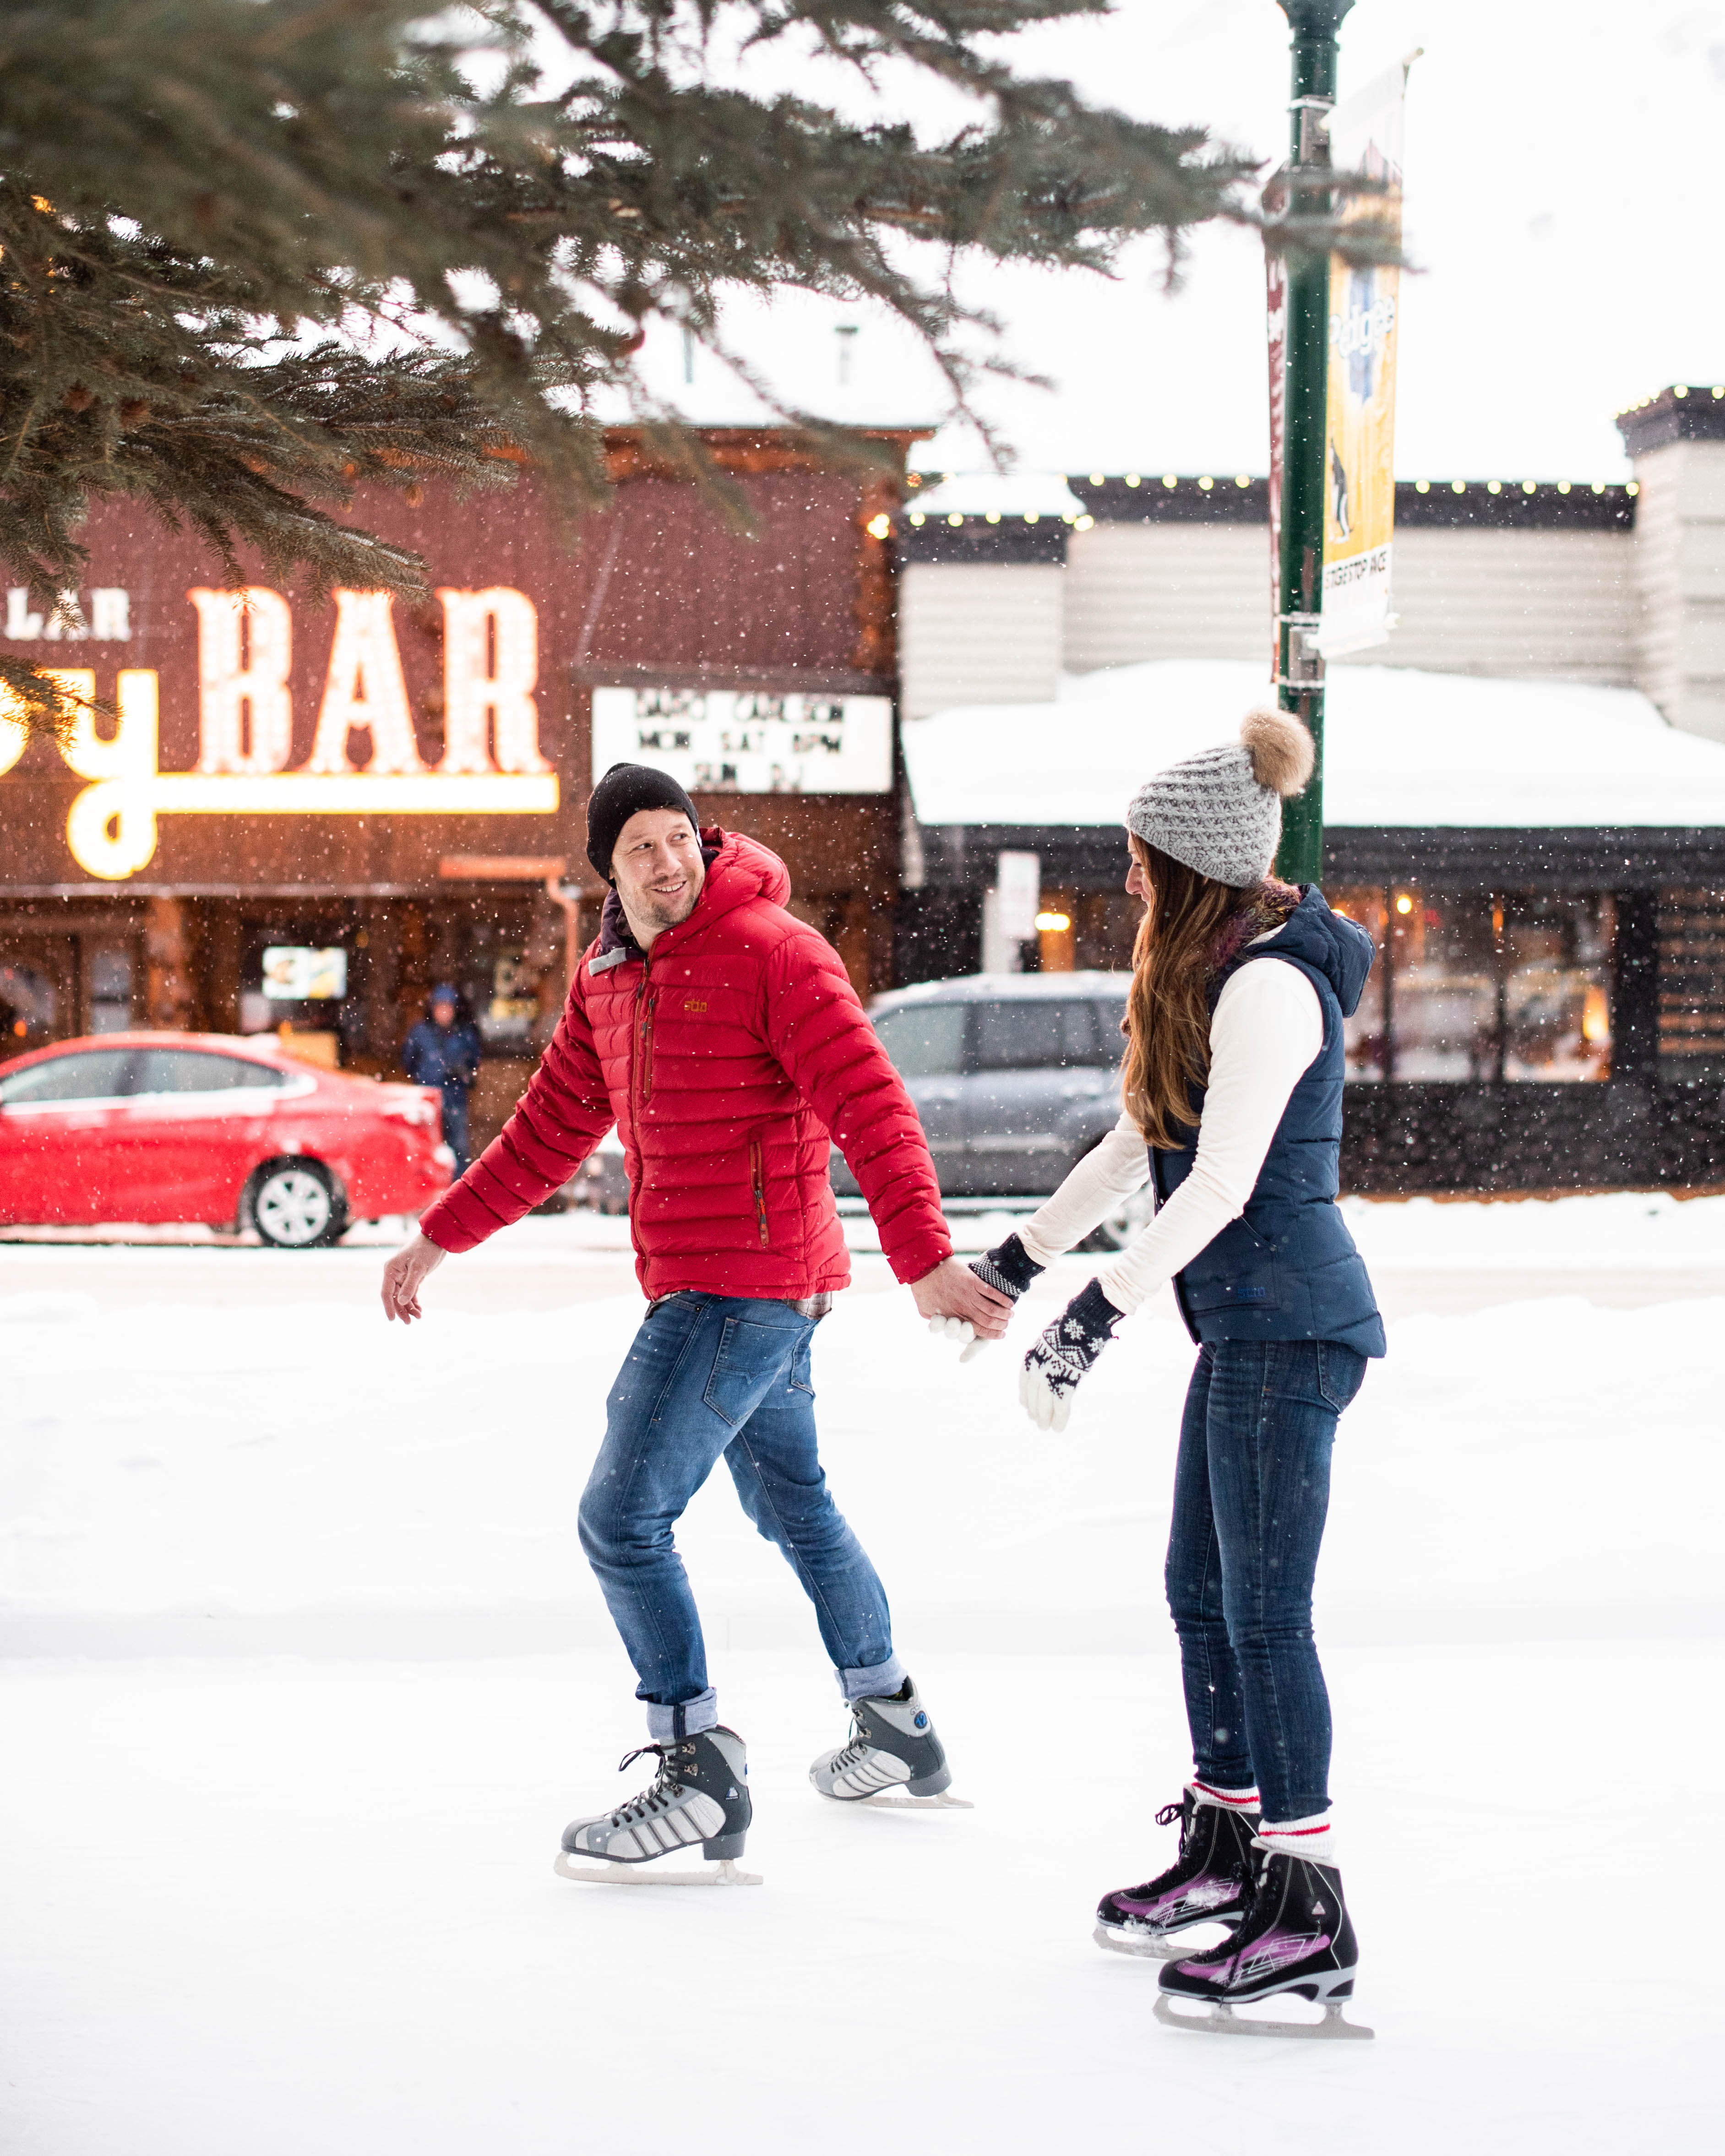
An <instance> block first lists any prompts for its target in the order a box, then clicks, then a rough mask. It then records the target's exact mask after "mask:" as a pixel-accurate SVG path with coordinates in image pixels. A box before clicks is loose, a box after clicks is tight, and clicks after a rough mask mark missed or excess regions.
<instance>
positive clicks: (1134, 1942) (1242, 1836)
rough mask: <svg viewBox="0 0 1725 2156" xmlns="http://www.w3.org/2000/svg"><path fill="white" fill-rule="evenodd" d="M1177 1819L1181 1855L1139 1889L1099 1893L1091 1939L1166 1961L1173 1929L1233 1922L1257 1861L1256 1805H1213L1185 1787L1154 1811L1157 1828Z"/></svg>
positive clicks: (1247, 1895) (1171, 1949)
mask: <svg viewBox="0 0 1725 2156" xmlns="http://www.w3.org/2000/svg"><path fill="white" fill-rule="evenodd" d="M1177 1819H1178V1820H1179V1822H1180V1853H1179V1855H1178V1857H1177V1858H1176V1859H1175V1860H1174V1861H1173V1864H1172V1865H1170V1866H1169V1867H1168V1870H1167V1871H1163V1872H1162V1873H1159V1874H1158V1876H1157V1877H1156V1878H1154V1879H1149V1880H1146V1881H1145V1882H1144V1884H1143V1885H1142V1886H1122V1887H1121V1888H1119V1889H1118V1891H1117V1892H1115V1893H1112V1894H1105V1895H1104V1896H1103V1897H1102V1899H1101V1902H1099V1903H1098V1904H1097V1907H1096V1944H1097V1945H1098V1946H1099V1947H1106V1948H1108V1949H1109V1951H1110V1952H1111V1953H1129V1954H1148V1955H1151V1956H1153V1957H1156V1958H1162V1959H1166V1958H1167V1957H1168V1955H1170V1954H1174V1953H1178V1952H1179V1951H1180V1949H1179V1948H1178V1946H1177V1945H1176V1944H1175V1943H1174V1938H1175V1934H1176V1933H1179V1932H1185V1931H1189V1930H1190V1929H1191V1928H1192V1927H1193V1926H1194V1924H1204V1923H1214V1922H1223V1923H1228V1924H1232V1923H1235V1922H1237V1921H1238V1920H1239V1918H1240V1917H1241V1916H1242V1915H1243V1914H1244V1913H1245V1907H1246V1904H1247V1902H1249V1901H1250V1899H1251V1892H1252V1874H1253V1871H1254V1868H1255V1861H1256V1860H1255V1857H1254V1856H1253V1854H1252V1835H1253V1834H1254V1833H1255V1830H1256V1829H1257V1825H1258V1815H1257V1813H1256V1812H1255V1811H1250V1812H1248V1811H1243V1810H1241V1809H1240V1807H1239V1806H1238V1805H1229V1804H1219V1803H1217V1802H1215V1801H1214V1799H1211V1798H1210V1797H1209V1795H1208V1794H1205V1793H1204V1791H1203V1790H1201V1789H1199V1788H1197V1787H1189V1788H1188V1789H1187V1791H1186V1794H1185V1795H1184V1796H1183V1797H1182V1798H1181V1799H1180V1801H1179V1803H1178V1804H1166V1805H1164V1806H1163V1809H1161V1810H1160V1811H1159V1812H1158V1814H1157V1815H1156V1824H1157V1825H1158V1826H1170V1825H1173V1822H1174V1820H1177Z"/></svg>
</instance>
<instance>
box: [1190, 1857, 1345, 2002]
mask: <svg viewBox="0 0 1725 2156" xmlns="http://www.w3.org/2000/svg"><path fill="white" fill-rule="evenodd" d="M1258 1847H1259V1848H1260V1850H1261V1851H1262V1852H1263V1854H1262V1861H1261V1863H1260V1869H1259V1872H1258V1876H1257V1879H1256V1881H1255V1884H1254V1886H1253V1891H1252V1898H1251V1903H1250V1907H1248V1909H1247V1910H1246V1912H1245V1915H1244V1916H1243V1917H1241V1919H1240V1928H1239V1929H1238V1930H1237V1931H1236V1932H1235V1934H1234V1936H1233V1937H1232V1938H1229V1939H1224V1941H1223V1943H1222V1944H1221V1945H1220V1946H1219V1947H1211V1948H1209V1949H1208V1950H1207V1951H1206V1952H1204V1953H1196V1954H1194V1955H1192V1956H1191V1957H1190V1958H1189V1959H1186V1960H1181V1961H1170V1962H1169V1963H1168V1964H1167V1965H1166V1966H1165V1967H1164V1969H1163V1972H1162V1978H1161V1984H1162V1989H1161V1992H1160V1994H1159V1995H1158V1999H1157V2001H1156V2018H1157V2020H1158V2021H1165V2022H1167V2023H1168V2026H1169V2027H1170V2028H1173V2029H1199V2030H1204V2032H1205V2033H1206V2034H1207V2035H1214V2036H1332V2037H1369V2036H1370V2035H1372V2034H1373V2031H1372V2030H1369V2029H1363V2028H1361V2027H1360V2026H1359V2025H1358V2023H1357V2022H1353V2021H1348V2020H1343V2014H1342V2009H1343V2005H1344V2004H1345V2003H1346V2002H1347V2001H1348V1999H1352V1998H1353V1979H1354V1975H1355V1973H1356V1970H1357V1969H1358V1962H1359V1945H1358V1941H1357V1940H1356V1939H1355V1938H1354V1935H1353V1921H1352V1919H1351V1918H1350V1917H1349V1916H1348V1904H1347V1902H1346V1901H1345V1899H1344V1898H1343V1892H1342V1875H1341V1873H1340V1872H1339V1871H1337V1870H1336V1869H1335V1867H1334V1866H1332V1865H1328V1864H1308V1863H1307V1862H1306V1861H1304V1860H1303V1859H1301V1858H1300V1857H1297V1856H1288V1855H1287V1854H1286V1853H1285V1852H1284V1851H1281V1850H1266V1849H1264V1847H1263V1845H1262V1843H1261V1842H1260V1843H1259V1844H1258ZM1286 1993H1291V1994H1294V1995H1296V1997H1298V1998H1301V1999H1310V2000H1312V2003H1313V2004H1314V2005H1318V2006H1322V2009H1323V2019H1322V2020H1321V2021H1289V2020H1259V2019H1257V2018H1255V2017H1252V2016H1247V2015H1239V2014H1236V2013H1235V2007H1236V2006H1242V2005H1249V2004H1250V2003H1251V2002H1252V2001H1254V2000H1255V1999H1274V1998H1276V1997H1278V1996H1280V1995H1281V1994H1286ZM1177 2000H1178V2001H1180V2002H1182V2003H1183V2006H1185V2007H1187V2008H1189V2009H1194V2011H1183V2010H1180V2009H1179V2008H1177V2006H1176V2004H1175V2002H1176V2001H1177Z"/></svg>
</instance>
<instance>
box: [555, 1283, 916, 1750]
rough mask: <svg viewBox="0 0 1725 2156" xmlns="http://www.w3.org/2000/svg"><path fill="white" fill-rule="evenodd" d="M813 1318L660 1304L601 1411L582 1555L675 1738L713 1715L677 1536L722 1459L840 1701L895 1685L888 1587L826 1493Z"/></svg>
mask: <svg viewBox="0 0 1725 2156" xmlns="http://www.w3.org/2000/svg"><path fill="white" fill-rule="evenodd" d="M818 1323H819V1320H818V1319H816V1318H811V1317H803V1316H802V1315H801V1314H800V1313H799V1312H798V1311H796V1310H794V1309H793V1307H792V1306H791V1305H790V1304H788V1303H786V1302H773V1301H753V1300H751V1299H748V1298H745V1297H742V1296H721V1295H696V1294H683V1295H674V1296H667V1297H666V1299H665V1301H663V1302H659V1303H655V1305H654V1306H653V1307H652V1309H651V1310H649V1312H648V1313H647V1316H646V1319H645V1321H644V1323H643V1325H642V1327H641V1329H640V1331H639V1332H638V1333H637V1334H636V1335H635V1337H634V1343H633V1344H632V1346H631V1347H630V1348H629V1354H628V1357H627V1358H626V1359H625V1361H624V1365H623V1368H622V1369H621V1370H620V1371H619V1373H618V1377H617V1382H616V1383H615V1384H614V1386H613V1387H612V1388H611V1394H610V1398H609V1399H608V1400H607V1402H606V1424H605V1441H604V1443H603V1445H601V1446H600V1448H599V1456H598V1459H597V1460H595V1461H594V1462H593V1474H592V1476H591V1477H590V1478H589V1480H588V1486H587V1491H586V1494H585V1495H584V1496H583V1498H582V1500H581V1547H582V1548H583V1549H584V1550H585V1551H586V1553H587V1556H588V1563H590V1564H591V1565H592V1566H593V1571H594V1572H595V1573H597V1574H598V1582H599V1585H600V1586H601V1587H602V1588H603V1590H604V1595H605V1600H606V1602H607V1604H608V1605H609V1608H610V1611H611V1614H612V1616H613V1618H614V1620H615V1621H616V1625H617V1629H618V1630H619V1632H620V1633H621V1634H622V1635H623V1643H624V1646H625V1647H627V1649H628V1650H629V1660H630V1661H632V1662H633V1663H634V1667H635V1674H636V1676H638V1677H639V1679H640V1684H639V1687H638V1689H637V1691H636V1694H635V1697H637V1698H638V1699H642V1700H644V1701H646V1702H648V1715H647V1719H648V1726H649V1730H650V1732H651V1734H652V1735H653V1736H654V1737H655V1738H659V1739H665V1738H670V1736H671V1735H672V1734H673V1733H674V1730H675V1720H676V1718H677V1717H675V1716H674V1714H673V1709H675V1708H680V1709H682V1710H683V1712H682V1715H681V1717H680V1718H681V1720H682V1723H683V1727H684V1729H685V1732H688V1733H690V1734H692V1733H694V1732H696V1731H697V1730H701V1729H710V1728H711V1727H713V1725H714V1723H715V1722H716V1721H717V1719H718V1707H717V1698H716V1694H715V1693H714V1691H712V1690H711V1687H710V1686H709V1685H708V1682H707V1670H706V1645H705V1643H704V1641H703V1640H702V1637H701V1617H700V1614H699V1613H698V1612H697V1610H696V1607H695V1597H694V1595H693V1594H691V1591H690V1587H689V1575H688V1573H686V1572H685V1570H684V1568H683V1560H682V1558H680V1556H679V1555H678V1554H677V1548H676V1543H675V1540H674V1539H673V1531H674V1529H675V1527H676V1523H677V1522H678V1521H679V1520H680V1518H681V1517H682V1516H683V1512H684V1511H685V1508H686V1507H687V1506H688V1503H689V1501H690V1499H691V1497H692V1496H694V1495H695V1493H696V1491H697V1490H698V1489H700V1487H701V1484H702V1483H703V1482H705V1481H706V1478H707V1476H709V1475H710V1474H711V1472H712V1470H713V1466H714V1464H715V1463H716V1461H717V1460H718V1459H719V1458H720V1457H721V1455H722V1456H723V1458H724V1460H725V1462H726V1466H728V1467H729V1468H730V1470H731V1479H732V1481H733V1482H734V1483H735V1484H736V1485H737V1496H739V1497H740V1498H741V1499H742V1508H743V1510H744V1512H747V1514H748V1516H749V1517H750V1518H751V1519H752V1521H753V1522H754V1523H755V1525H756V1527H758V1528H759V1529H760V1531H761V1532H762V1534H763V1535H764V1536H765V1537H767V1539H768V1541H769V1542H773V1543H778V1547H779V1548H780V1549H782V1550H783V1552H784V1554H785V1556H786V1557H787V1558H788V1559H789V1561H790V1564H791V1568H792V1569H793V1571H794V1572H795V1573H796V1575H797V1577H798V1579H799V1580H801V1582H802V1583H803V1590H804V1592H805V1593H806V1594H808V1596H809V1600H810V1601H811V1602H813V1603H814V1613H815V1617H816V1620H817V1621H818V1623H819V1626H820V1636H821V1639H822V1640H823V1641H824V1643H825V1646H826V1650H827V1652H828V1654H829V1655H831V1656H832V1659H833V1663H834V1667H835V1668H836V1669H837V1670H838V1671H839V1680H840V1682H841V1684H842V1686H843V1688H844V1691H845V1697H846V1698H847V1699H863V1698H868V1697H875V1696H877V1695H881V1694H885V1693H888V1692H892V1691H896V1690H897V1689H898V1687H899V1686H900V1685H901V1683H902V1682H903V1681H904V1671H903V1669H902V1668H901V1666H900V1664H899V1662H898V1660H897V1658H896V1655H894V1653H893V1651H892V1619H891V1614H890V1613H889V1611H888V1609H887V1606H886V1592H885V1590H884V1589H883V1588H882V1587H881V1584H880V1579H879V1578H878V1577H877V1576H876V1574H875V1568H874V1566H873V1565H871V1564H870V1563H869V1559H868V1556H867V1553H866V1552H865V1550H864V1548H863V1547H862V1544H861V1543H860V1542H858V1540H857V1538H856V1537H855V1535H854V1534H853V1533H852V1532H850V1528H849V1527H847V1526H846V1525H845V1519H844V1516H843V1515H842V1514H841V1513H840V1512H839V1508H838V1507H837V1506H836V1505H835V1504H834V1502H833V1499H832V1495H831V1492H830V1491H829V1490H828V1488H827V1481H826V1476H825V1474H824V1472H823V1471H822V1468H821V1464H820V1459H819V1453H818V1451H817V1450H816V1444H815V1430H814V1385H813V1383H811V1381H810V1376H809V1342H811V1340H812V1339H813V1338H814V1328H815V1326H816V1325H817V1324H818Z"/></svg>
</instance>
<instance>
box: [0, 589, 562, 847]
mask: <svg viewBox="0 0 1725 2156" xmlns="http://www.w3.org/2000/svg"><path fill="white" fill-rule="evenodd" d="M186 596H187V599H188V600H189V601H190V602H191V603H192V605H193V608H195V609H196V612H197V615H198V740H199V753H198V763H197V767H196V768H195V769H193V770H191V771H163V770H162V768H161V751H160V742H161V722H162V711H161V676H160V672H159V670H157V668H154V667H143V666H132V667H122V668H121V670H120V671H119V674H118V675H117V678H116V681H115V685H114V690H113V706H114V716H112V717H111V718H103V719H102V720H100V722H99V721H98V718H97V714H96V711H95V703H96V701H97V683H96V675H95V670H94V669H92V668H90V667H75V666H74V667H44V668H43V669H42V671H43V672H44V674H46V675H49V677H50V678H51V679H53V680H57V681H59V682H60V683H61V684H62V685H64V688H65V689H66V690H67V691H68V692H69V694H70V695H71V696H73V697H74V699H76V700H77V702H78V704H79V706H80V708H79V709H78V710H77V711H76V715H75V717H74V721H73V723H72V725H71V726H70V727H69V729H68V731H67V733H66V736H65V737H64V740H63V741H62V742H61V743H60V752H61V754H62V755H63V756H64V759H65V761H66V762H67V764H68V765H69V767H71V769H72V770H73V771H74V773H76V774H77V776H78V777H79V778H82V779H85V780H87V781H89V782H90V783H88V784H87V785H86V786H85V788H84V791H83V792H82V793H80V794H79V795H78V796H77V798H76V799H75V800H74V802H73V803H72V806H71V809H70V811H69V814H68V816H67V819H66V843H67V844H68V846H69V849H70V850H71V854H72V857H73V859H74V860H75V861H76V862H77V863H78V865H79V866H80V868H82V869H83V870H85V872H86V873H87V874H88V875H93V876H100V877H101V878H103V879H104V880H107V881H110V882H121V881H124V880H126V878H127V877H129V876H133V875H136V874H137V873H138V871H139V870H141V869H142V868H144V867H146V866H147V865H148V864H149V862H150V861H151V859H152V858H153V856H154V855H155V852H156V846H157V819H159V818H161V817H162V816H173V815H180V816H184V815H200V816H222V815H227V816H270V815H280V816H452V815H541V816H542V815H550V814H555V812H556V810H557V799H558V787H557V773H556V772H555V771H553V770H552V767H551V766H550V764H548V763H547V762H546V761H545V759H544V757H542V756H541V754H540V753H539V714H538V706H537V703H536V699H535V696H534V690H535V688H536V684H537V680H538V670H539V648H538V618H537V613H536V609H535V608H534V606H533V603H532V602H531V599H529V598H527V597H526V594H525V593H521V592H518V591H515V590H513V589H511V588H507V587H505V586H492V587H490V588H486V589H485V590H482V591H458V590H455V589H453V588H449V589H440V590H439V592H438V593H437V598H438V599H439V603H440V604H441V607H442V610H443V630H444V634H443V643H444V668H443V673H444V693H443V711H444V750H443V755H442V757H441V758H440V760H439V762H437V763H436V764H435V765H433V766H429V767H428V766H427V765H426V763H425V762H424V761H423V760H422V758H421V756H420V753H419V742H418V736H417V733H416V731H415V728H414V724H413V711H412V707H411V706H410V703H409V701H408V692H407V686H406V683H405V681H404V679H403V672H402V664H401V654H400V651H399V649H398V644H397V641H396V632H395V624H394V620H393V601H392V598H391V595H390V594H389V593H388V592H358V591H337V592H336V593H335V595H334V596H335V600H336V628H335V636H334V640H333V643H332V644H331V652H330V660H329V665H328V667H327V670H326V676H325V681H324V690H323V696H322V699H321V702H320V705H319V707H318V714H317V729H316V738H315V740H314V742H313V743H312V747H311V756H310V757H309V759H308V760H307V761H306V762H305V764H303V765H302V766H301V767H300V768H298V769H297V770H293V771H290V770H288V769H287V768H285V767H286V765H287V762H288V761H289V758H290V754H291V745H292V741H293V706H292V698H291V695H290V687H289V676H290V662H291V659H292V646H293V637H292V631H293V619H292V611H291V608H290V606H289V603H288V602H287V600H286V599H285V598H283V597H282V595H281V594H280V593H279V592H274V591H271V590H270V589H268V588H266V587H264V586H257V585H254V586H251V587H249V588H245V589H244V590H238V591H228V590H219V591H218V590H208V589H204V588H193V590H190V591H188V592H187V594H186ZM16 597H17V594H15V593H13V594H12V595H11V598H16ZM75 598H76V594H69V595H68V599H69V601H75ZM117 598H126V593H123V592H122V593H118V594H117ZM117 598H116V593H113V592H97V593H93V594H92V608H91V614H92V619H93V621H94V622H95V624H96V626H95V627H94V628H92V629H85V628H84V627H83V626H82V616H81V613H80V615H79V616H78V619H77V624H76V625H75V626H74V629H71V630H69V631H68V632H67V639H68V640H73V641H75V640H80V639H82V638H84V637H85V636H86V635H94V636H95V637H97V638H98V639H100V636H101V634H102V629H103V627H104V626H105V628H106V629H107V630H108V632H109V634H110V637H111V638H112V639H114V640H120V641H130V640H131V621H130V614H129V608H122V607H121V606H120V605H118V603H117ZM17 612H18V608H16V607H15V606H14V607H13V613H14V614H16V613H17ZM64 613H65V614H68V615H69V614H70V613H71V606H70V605H68V606H67V607H66V608H64ZM29 622H30V624H31V626H29V627H28V636H36V635H45V634H47V630H46V629H45V628H44V625H43V624H42V622H41V620H40V619H39V617H37V616H31V617H30V618H29ZM13 633H14V634H26V631H23V630H17V629H16V628H15V625H14V629H13ZM356 737H357V739H358V740H359V741H360V742H363V743H365V744H367V746H366V747H364V748H363V749H362V760H356V758H355V755H354V747H355V742H356ZM25 747H26V736H25V733H24V730H23V726H21V725H20V724H18V722H17V721H15V720H12V719H9V718H8V716H7V712H6V709H5V699H4V696H3V695H0V773H5V772H7V771H8V770H10V769H11V768H12V767H13V765H14V764H15V763H17V762H18V759H19V758H20V757H22V755H23V752H24V749H25Z"/></svg>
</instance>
